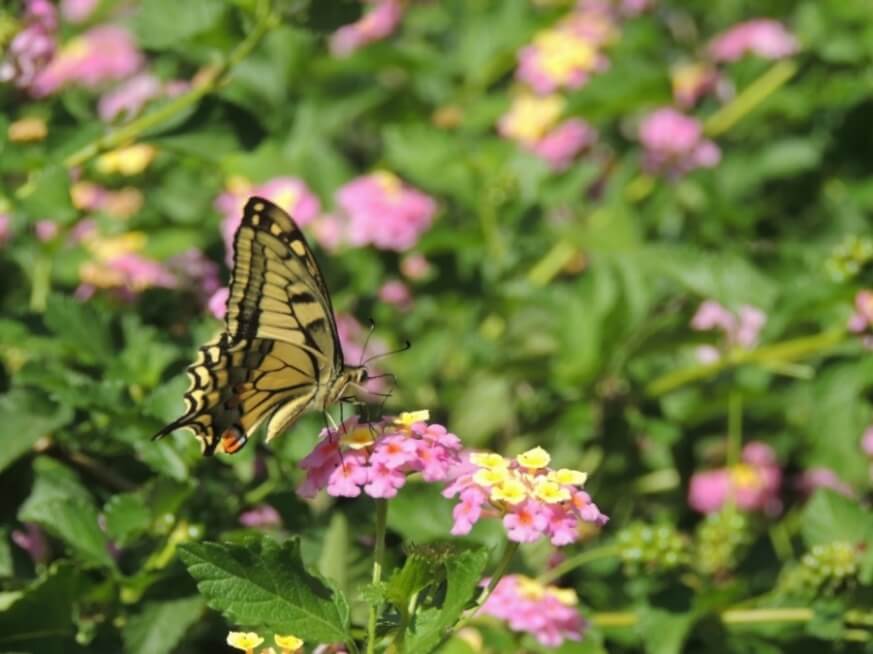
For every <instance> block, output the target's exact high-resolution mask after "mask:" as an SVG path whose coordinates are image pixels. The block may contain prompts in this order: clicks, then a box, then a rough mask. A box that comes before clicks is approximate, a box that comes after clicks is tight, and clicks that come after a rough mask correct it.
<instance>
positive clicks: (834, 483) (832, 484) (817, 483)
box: [796, 466, 855, 498]
mask: <svg viewBox="0 0 873 654" xmlns="http://www.w3.org/2000/svg"><path fill="white" fill-rule="evenodd" d="M796 485H797V489H798V490H799V491H800V492H801V493H803V494H804V495H811V494H812V493H813V492H815V490H816V489H818V488H828V489H830V490H832V491H834V492H836V493H839V494H840V495H845V496H846V497H849V498H854V497H855V489H853V488H852V487H851V486H850V485H849V484H847V483H846V482H844V481H843V480H842V479H840V477H839V475H837V473H836V472H834V471H833V470H831V469H830V468H824V467H821V466H819V467H815V468H809V469H808V470H804V471H803V472H802V473H800V476H799V477H798V478H797V481H796Z"/></svg>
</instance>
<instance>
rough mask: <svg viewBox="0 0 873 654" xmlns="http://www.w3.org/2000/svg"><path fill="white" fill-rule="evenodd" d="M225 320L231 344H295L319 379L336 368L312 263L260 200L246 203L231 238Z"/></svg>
mask: <svg viewBox="0 0 873 654" xmlns="http://www.w3.org/2000/svg"><path fill="white" fill-rule="evenodd" d="M226 321H227V333H228V336H229V337H230V339H231V341H235V340H237V339H241V338H270V339H275V340H278V341H283V342H286V343H292V344H295V345H298V346H300V347H301V348H302V349H304V350H306V351H308V352H310V353H311V354H312V355H313V356H315V357H316V358H317V359H319V364H320V365H319V368H320V369H322V370H323V373H324V378H325V379H330V378H331V377H332V376H333V375H334V374H336V372H337V371H339V370H341V369H342V366H343V355H342V349H341V347H340V344H339V337H338V336H337V331H336V323H335V322H334V316H333V307H332V306H331V302H330V294H329V293H328V291H327V287H326V286H325V283H324V277H323V276H322V274H321V270H320V268H319V267H318V262H317V261H316V260H315V256H314V255H313V254H312V250H311V249H310V248H309V245H308V244H307V242H306V239H305V238H304V236H303V232H301V231H300V228H298V227H297V225H296V224H295V223H294V221H293V220H292V219H291V217H290V216H289V215H288V214H287V213H285V212H284V211H283V210H282V209H280V208H279V207H277V206H276V205H275V204H273V203H272V202H270V201H269V200H265V199H264V198H259V197H252V198H250V199H249V201H248V202H247V203H246V206H245V209H244V210H243V219H242V223H241V224H240V227H239V229H238V230H237V233H236V237H235V238H234V267H233V277H232V279H231V283H230V295H229V298H228V301H227V318H226Z"/></svg>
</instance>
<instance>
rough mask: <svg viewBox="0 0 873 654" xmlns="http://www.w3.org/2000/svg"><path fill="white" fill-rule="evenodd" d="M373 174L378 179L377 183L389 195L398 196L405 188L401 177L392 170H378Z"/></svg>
mask: <svg viewBox="0 0 873 654" xmlns="http://www.w3.org/2000/svg"><path fill="white" fill-rule="evenodd" d="M372 176H373V178H374V179H375V180H376V183H377V184H378V185H379V186H381V187H382V190H384V191H385V193H387V194H388V196H389V197H393V196H397V195H399V194H400V192H401V191H402V190H403V182H401V181H400V178H399V177H397V175H395V174H394V173H392V172H389V171H387V170H377V171H375V172H374V173H373V175H372Z"/></svg>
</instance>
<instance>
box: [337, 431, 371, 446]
mask: <svg viewBox="0 0 873 654" xmlns="http://www.w3.org/2000/svg"><path fill="white" fill-rule="evenodd" d="M342 442H343V444H344V445H348V446H349V447H350V448H352V449H353V450H363V449H364V448H365V447H369V446H370V445H372V444H373V432H372V431H371V430H370V428H369V427H367V426H362V427H357V428H356V429H353V430H352V431H350V432H348V433H346V434H343V436H342Z"/></svg>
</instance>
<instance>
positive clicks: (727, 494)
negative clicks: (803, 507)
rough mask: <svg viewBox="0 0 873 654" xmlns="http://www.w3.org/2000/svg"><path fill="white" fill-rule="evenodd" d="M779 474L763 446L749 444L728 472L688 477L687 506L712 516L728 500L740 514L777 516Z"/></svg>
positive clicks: (709, 472)
mask: <svg viewBox="0 0 873 654" xmlns="http://www.w3.org/2000/svg"><path fill="white" fill-rule="evenodd" d="M781 485H782V471H781V470H780V468H779V465H778V463H777V461H776V455H775V453H774V452H773V450H772V449H771V448H770V447H769V446H768V445H766V444H764V443H760V442H751V443H749V444H747V445H746V446H745V447H744V448H743V454H742V462H741V463H738V464H736V465H735V466H733V467H732V468H719V469H716V470H707V471H704V472H696V473H694V475H693V476H692V477H691V482H690V486H689V490H688V503H689V504H690V506H691V508H693V509H694V510H696V511H699V512H701V513H714V512H716V511H718V510H719V509H721V507H722V506H724V504H725V503H726V502H728V501H730V500H731V499H732V500H733V501H734V502H735V504H736V506H737V507H738V508H740V509H742V510H744V511H765V512H766V513H769V514H774V513H778V512H779V510H780V508H781V502H780V501H779V489H780V487H781Z"/></svg>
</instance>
